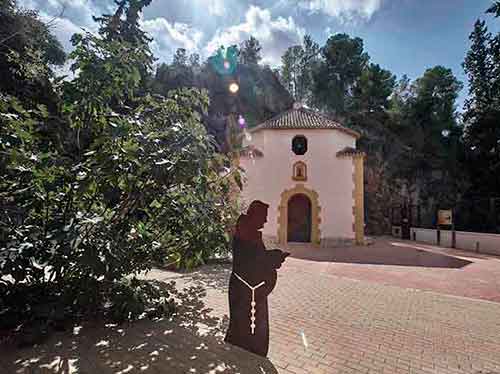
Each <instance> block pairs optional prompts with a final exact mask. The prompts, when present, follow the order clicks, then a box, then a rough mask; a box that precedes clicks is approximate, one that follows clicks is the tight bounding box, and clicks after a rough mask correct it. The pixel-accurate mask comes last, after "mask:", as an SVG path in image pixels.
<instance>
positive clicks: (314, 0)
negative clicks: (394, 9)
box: [299, 0, 383, 21]
mask: <svg viewBox="0 0 500 374" xmlns="http://www.w3.org/2000/svg"><path fill="white" fill-rule="evenodd" d="M382 1H383V0H300V2H299V5H300V6H301V7H302V8H305V9H309V10H310V11H311V12H321V13H324V14H326V15H329V16H332V17H337V18H339V19H340V20H342V21H353V20H354V19H356V18H362V19H365V20H369V19H370V18H371V17H372V16H373V14H374V13H375V12H376V11H377V10H379V9H380V7H381V6H382Z"/></svg>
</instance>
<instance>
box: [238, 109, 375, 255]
mask: <svg viewBox="0 0 500 374" xmlns="http://www.w3.org/2000/svg"><path fill="white" fill-rule="evenodd" d="M249 133H250V135H251V136H247V137H246V138H244V139H243V151H242V152H241V153H240V157H239V165H240V167H242V169H244V171H245V178H244V184H243V190H242V191H241V194H240V202H241V204H242V206H243V207H245V206H248V204H250V203H251V202H252V201H253V200H261V201H263V202H264V203H267V204H269V211H268V218H267V223H266V225H265V226H264V229H263V235H264V237H266V238H269V239H271V240H275V241H277V242H279V243H280V244H283V245H286V244H288V243H290V242H301V243H310V244H312V245H321V246H331V245H335V244H338V243H345V242H346V241H349V242H356V244H363V243H364V206H363V161H364V156H365V155H364V153H363V152H360V151H358V150H357V149H356V140H357V139H358V138H359V137H360V134H359V133H357V132H356V131H353V130H351V129H348V128H346V127H344V126H342V125H341V124H339V123H338V122H336V121H334V120H332V119H330V118H328V117H326V116H323V115H321V114H319V113H317V112H315V111H312V110H309V109H306V108H303V107H301V106H300V105H298V104H296V105H294V107H293V108H292V109H290V110H288V111H286V112H284V113H281V114H279V115H278V116H276V117H274V118H271V119H270V120H268V121H266V122H264V123H262V124H260V125H259V126H257V127H254V128H252V129H250V130H249Z"/></svg>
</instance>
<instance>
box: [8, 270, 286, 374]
mask: <svg viewBox="0 0 500 374" xmlns="http://www.w3.org/2000/svg"><path fill="white" fill-rule="evenodd" d="M204 278H210V277H204ZM156 283H157V284H158V285H159V286H160V287H162V288H166V289H168V290H169V291H170V292H171V293H172V295H173V297H174V298H175V299H176V300H177V302H178V312H177V313H176V315H175V316H173V317H172V318H169V319H158V320H154V321H152V320H141V321H137V322H134V323H126V324H121V325H116V324H104V323H102V322H96V323H91V322H87V323H85V324H83V325H82V326H78V327H74V328H73V331H66V332H61V333H55V334H53V335H52V336H51V337H50V338H49V339H48V340H47V341H46V342H45V343H44V344H42V345H40V346H35V347H31V348H27V349H14V348H12V347H2V360H1V362H0V373H22V374H24V373H26V374H28V373H29V374H31V373H33V374H35V373H36V374H49V373H50V374H53V373H57V374H69V373H81V374H83V373H88V374H90V373H103V374H107V373H115V374H125V373H168V374H177V373H179V374H181V373H186V374H187V373H210V374H211V373H241V374H255V373H258V374H275V373H278V371H277V370H276V368H275V367H274V366H273V364H272V363H271V362H270V361H269V360H268V359H265V358H262V357H260V356H257V355H254V354H252V353H249V352H247V351H245V350H242V349H240V348H238V347H235V346H232V345H229V344H225V343H224V342H223V337H224V334H225V331H226V328H227V323H228V317H227V315H224V316H223V317H222V318H219V317H217V316H214V313H211V312H212V311H211V309H209V308H207V307H206V306H205V304H204V302H203V300H202V299H203V297H204V296H205V290H204V287H203V286H201V285H194V286H190V287H187V288H184V289H183V290H177V289H176V288H175V285H174V283H173V282H170V283H165V282H156ZM226 286H227V285H226Z"/></svg>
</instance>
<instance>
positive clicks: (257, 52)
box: [239, 36, 262, 65]
mask: <svg viewBox="0 0 500 374" xmlns="http://www.w3.org/2000/svg"><path fill="white" fill-rule="evenodd" d="M261 51H262V47H261V45H260V42H259V41H258V40H257V39H256V38H254V37H253V36H251V37H250V38H249V39H248V40H245V41H244V42H243V43H242V44H241V46H240V49H239V60H240V63H242V64H245V65H257V64H258V63H259V62H260V60H262V56H261Z"/></svg>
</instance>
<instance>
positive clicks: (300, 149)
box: [292, 135, 307, 156]
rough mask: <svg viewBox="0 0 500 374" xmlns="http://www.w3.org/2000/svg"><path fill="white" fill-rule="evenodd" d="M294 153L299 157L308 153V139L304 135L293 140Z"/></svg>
mask: <svg viewBox="0 0 500 374" xmlns="http://www.w3.org/2000/svg"><path fill="white" fill-rule="evenodd" d="M292 151H293V153H295V154H296V155H298V156H302V155H305V154H306V152H307V139H306V137H305V136H303V135H297V136H296V137H295V138H293V140H292Z"/></svg>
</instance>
